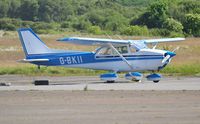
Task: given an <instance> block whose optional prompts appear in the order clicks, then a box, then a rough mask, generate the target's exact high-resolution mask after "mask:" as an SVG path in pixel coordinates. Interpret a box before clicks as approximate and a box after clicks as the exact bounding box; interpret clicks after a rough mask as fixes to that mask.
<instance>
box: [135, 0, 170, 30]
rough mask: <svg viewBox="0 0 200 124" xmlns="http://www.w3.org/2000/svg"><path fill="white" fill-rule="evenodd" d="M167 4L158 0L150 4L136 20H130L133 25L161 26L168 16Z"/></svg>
mask: <svg viewBox="0 0 200 124" xmlns="http://www.w3.org/2000/svg"><path fill="white" fill-rule="evenodd" d="M167 11H168V4H167V3H166V2H164V1H158V2H155V3H153V4H151V5H150V7H149V9H148V11H147V12H145V13H144V14H143V15H141V17H140V18H139V19H138V20H135V21H133V22H132V24H133V25H137V24H139V25H147V26H148V27H149V28H162V26H163V23H164V22H165V20H166V19H167V18H168V13H167Z"/></svg>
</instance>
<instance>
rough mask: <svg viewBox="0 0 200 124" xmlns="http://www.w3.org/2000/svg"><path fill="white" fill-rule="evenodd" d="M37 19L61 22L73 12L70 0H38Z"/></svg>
mask: <svg viewBox="0 0 200 124" xmlns="http://www.w3.org/2000/svg"><path fill="white" fill-rule="evenodd" d="M39 5H40V8H39V20H40V21H46V22H52V21H55V22H62V21H65V20H66V19H68V18H69V17H71V16H72V15H73V13H74V10H73V7H72V6H71V1H67V0H56V1H53V0H40V1H39Z"/></svg>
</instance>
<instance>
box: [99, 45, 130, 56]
mask: <svg viewBox="0 0 200 124" xmlns="http://www.w3.org/2000/svg"><path fill="white" fill-rule="evenodd" d="M115 48H116V49H117V50H118V52H119V53H120V54H128V48H127V46H117V47H115ZM96 55H99V56H107V55H110V56H113V55H118V54H117V52H116V51H115V50H113V49H112V48H110V47H101V48H99V49H98V50H97V51H96Z"/></svg>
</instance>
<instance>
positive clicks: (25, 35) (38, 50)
mask: <svg viewBox="0 0 200 124" xmlns="http://www.w3.org/2000/svg"><path fill="white" fill-rule="evenodd" d="M18 34H19V38H20V41H21V44H22V47H23V50H24V53H25V55H26V57H27V56H30V55H33V54H44V53H52V50H51V49H50V48H48V47H47V46H46V45H45V43H44V42H43V41H42V40H41V39H40V38H39V37H38V36H37V35H36V34H35V33H34V32H33V30H32V29H30V28H22V29H18Z"/></svg>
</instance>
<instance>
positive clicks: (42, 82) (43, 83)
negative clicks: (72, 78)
mask: <svg viewBox="0 0 200 124" xmlns="http://www.w3.org/2000/svg"><path fill="white" fill-rule="evenodd" d="M34 84H35V85H49V80H35V81H34Z"/></svg>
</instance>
